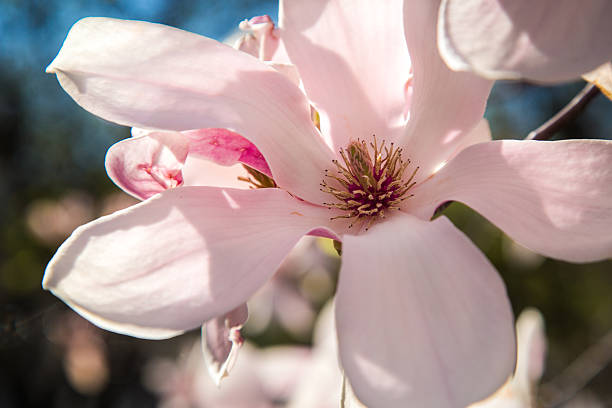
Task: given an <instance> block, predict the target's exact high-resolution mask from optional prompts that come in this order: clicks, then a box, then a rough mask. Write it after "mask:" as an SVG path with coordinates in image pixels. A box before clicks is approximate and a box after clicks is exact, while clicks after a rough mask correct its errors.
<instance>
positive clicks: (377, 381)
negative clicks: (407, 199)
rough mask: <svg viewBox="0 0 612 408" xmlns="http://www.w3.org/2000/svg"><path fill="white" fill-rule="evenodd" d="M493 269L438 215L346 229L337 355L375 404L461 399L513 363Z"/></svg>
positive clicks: (485, 388)
mask: <svg viewBox="0 0 612 408" xmlns="http://www.w3.org/2000/svg"><path fill="white" fill-rule="evenodd" d="M512 320H513V318H512V310H511V307H510V302H509V301H508V297H507V294H506V289H505V287H504V284H503V282H502V280H501V279H500V277H499V275H498V274H497V272H496V271H495V269H494V268H493V266H492V265H491V264H490V263H489V261H488V260H487V259H486V258H485V256H484V255H483V254H482V253H481V252H480V251H479V250H478V248H476V247H475V246H474V245H473V244H472V243H471V242H470V241H469V239H468V238H467V237H466V236H465V235H463V234H462V233H461V232H460V231H459V230H457V229H456V228H455V227H454V226H453V225H452V223H451V222H450V221H449V220H448V219H447V218H445V217H440V218H438V219H436V220H435V221H432V222H429V221H423V220H420V219H418V218H415V217H412V216H409V215H403V214H400V215H397V216H396V217H395V218H394V219H393V220H392V221H387V222H384V223H380V224H377V225H375V226H374V227H372V228H371V229H370V230H369V231H368V232H367V233H366V234H363V235H358V236H350V235H349V236H345V237H344V241H343V255H342V267H341V270H340V280H339V283H338V291H337V294H336V325H337V330H338V346H339V352H340V360H341V362H342V366H343V367H344V371H345V374H346V376H347V378H348V380H349V381H350V383H351V385H352V387H353V390H354V391H355V395H356V396H357V397H358V398H359V399H360V400H361V401H362V402H363V403H364V404H365V405H366V406H376V407H449V408H450V407H452V408H456V407H464V406H466V405H467V404H469V403H471V402H473V401H476V400H480V399H482V398H484V397H485V396H487V395H489V394H491V393H492V392H493V391H495V390H496V389H497V388H499V386H501V385H502V384H503V382H504V381H505V380H506V379H507V378H508V377H509V376H510V374H511V373H512V370H513V369H514V363H515V356H516V354H515V337H514V326H513V321H512Z"/></svg>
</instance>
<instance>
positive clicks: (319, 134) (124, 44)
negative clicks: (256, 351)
mask: <svg viewBox="0 0 612 408" xmlns="http://www.w3.org/2000/svg"><path fill="white" fill-rule="evenodd" d="M402 7H403V15H404V21H403V22H402V21H401V17H399V16H401V15H402ZM438 8H439V4H438V2H436V1H431V0H423V1H411V2H406V3H405V4H402V2H401V1H399V0H395V1H387V2H384V3H376V4H373V2H367V1H359V2H355V1H348V0H346V1H323V0H316V1H309V2H299V1H281V5H280V28H279V35H280V39H281V40H282V42H283V45H284V48H285V50H286V52H287V55H288V57H289V58H290V62H291V63H292V64H293V65H295V67H296V68H297V70H298V72H299V77H300V79H301V84H302V86H303V91H302V89H301V88H299V87H298V86H297V85H296V84H295V82H294V81H292V80H291V79H290V78H289V77H288V76H286V75H285V74H283V73H281V72H280V71H278V70H276V69H275V68H274V67H273V66H270V64H266V63H265V62H262V61H260V60H258V59H257V58H254V57H253V56H251V55H248V54H247V53H244V52H240V51H237V50H235V49H233V48H231V47H228V46H225V45H223V44H220V43H218V42H216V41H214V40H211V39H208V38H204V37H200V36H198V35H195V34H190V33H187V32H184V31H181V30H177V29H174V28H170V27H166V26H162V25H157V24H149V23H144V22H137V21H121V20H114V19H105V18H88V19H84V20H81V21H80V22H78V23H76V24H75V25H74V27H73V28H72V29H71V31H70V33H69V34H68V37H67V39H66V41H65V43H64V45H63V47H62V50H61V51H60V53H59V55H58V56H57V57H56V59H55V60H54V61H53V62H52V63H51V65H50V66H49V68H48V72H52V73H55V74H56V75H57V77H58V79H59V81H60V84H61V85H62V86H63V88H64V89H65V90H66V91H67V92H68V93H69V94H70V95H71V96H72V97H73V98H74V99H75V101H76V102H77V103H78V104H80V105H81V106H82V107H84V108H85V109H87V110H89V111H91V112H92V113H94V114H96V115H98V116H100V117H103V118H105V119H107V120H111V121H114V122H116V123H119V124H123V125H128V126H133V127H137V128H144V129H149V130H155V131H157V130H163V131H176V132H181V133H180V134H184V133H183V132H186V131H189V130H190V129H213V128H214V129H225V130H226V131H227V132H231V134H232V135H238V136H240V137H244V138H246V139H247V140H248V142H249V143H251V144H252V145H253V146H254V147H255V148H256V151H255V150H249V149H247V148H245V150H242V149H238V150H236V149H233V148H228V149H225V147H224V145H223V143H218V139H213V142H212V143H209V144H210V145H211V146H213V147H212V148H211V149H212V151H213V152H215V153H219V154H220V155H221V156H222V153H223V152H226V153H227V154H228V155H230V156H231V160H229V161H232V160H233V161H241V160H242V153H243V152H246V151H250V152H252V155H251V154H247V155H246V157H247V158H250V159H252V158H256V157H259V156H258V155H257V153H260V154H261V155H262V157H263V158H264V159H265V164H266V166H267V167H266V168H267V169H268V170H269V173H266V172H265V171H261V170H260V172H259V173H260V174H263V175H264V176H265V177H261V178H260V179H261V182H257V180H256V183H254V184H257V183H259V184H257V185H259V186H266V187H270V188H258V189H252V190H240V189H234V188H228V187H206V186H202V185H201V184H189V183H188V179H189V178H188V177H187V174H192V175H196V174H197V173H199V172H198V171H197V169H198V168H199V167H198V165H197V163H198V160H196V159H197V154H195V153H193V154H192V153H191V147H189V149H188V151H187V156H186V158H185V161H184V164H183V167H182V177H183V184H181V185H179V186H177V187H174V188H168V189H162V191H161V192H159V193H157V194H154V195H152V196H151V197H149V198H147V199H146V200H145V201H143V202H142V203H140V204H137V205H135V206H133V207H130V208H128V209H126V210H122V211H118V212H116V213H114V214H111V215H109V216H106V217H102V218H100V219H98V220H96V221H93V222H91V223H89V224H86V225H84V226H81V227H79V228H77V229H76V230H75V232H74V233H73V234H72V236H71V237H70V238H69V239H68V240H67V241H66V242H65V243H64V244H63V245H62V246H61V247H60V248H59V250H58V252H57V253H56V255H55V256H54V257H53V259H52V260H51V262H50V263H49V265H48V267H47V270H46V271H45V277H44V281H43V285H44V287H45V288H47V289H49V290H51V291H53V293H54V294H56V295H57V296H59V297H60V298H61V299H63V300H64V301H65V302H66V303H67V304H68V305H70V306H71V307H72V308H73V309H74V310H76V311H77V312H79V313H80V314H82V315H83V316H85V317H87V318H88V319H90V320H91V321H92V322H94V323H95V324H97V325H99V326H100V327H103V328H106V329H109V330H113V331H116V332H119V333H125V334H130V335H133V336H139V337H146V338H165V337H170V336H174V335H177V334H179V333H181V332H183V331H185V330H189V329H192V328H195V327H199V326H200V325H201V324H202V323H203V322H206V321H209V320H211V319H214V318H215V317H218V316H223V315H225V314H226V313H228V312H230V311H232V310H234V309H235V308H236V307H239V306H240V305H242V304H243V303H244V302H245V301H246V300H247V299H248V298H249V297H250V296H251V295H252V294H253V293H254V292H255V291H256V290H257V289H258V288H259V287H260V286H262V285H263V284H264V282H266V281H267V280H268V279H269V278H270V276H272V274H273V273H274V271H275V270H276V268H277V267H278V265H279V264H280V263H281V261H282V260H283V258H284V257H285V256H286V254H287V253H288V252H289V251H290V250H291V248H292V247H293V246H295V244H296V243H297V242H298V240H299V239H300V238H301V237H302V236H303V235H308V234H310V235H315V236H324V237H328V238H333V239H335V240H337V241H341V242H342V251H343V255H342V266H341V270H340V277H339V282H338V290H337V294H336V313H335V314H336V325H337V335H338V347H339V354H340V360H341V363H342V366H343V369H344V372H345V374H346V376H347V379H348V380H349V382H350V384H351V385H352V387H353V389H354V391H355V394H356V396H357V397H358V398H359V399H360V400H361V401H362V402H363V403H364V404H365V405H367V406H374V407H397V406H407V405H408V406H427V407H461V406H466V405H468V404H469V403H471V402H474V401H477V400H480V399H482V398H484V397H486V396H487V395H489V394H491V393H492V392H493V391H494V390H495V389H497V388H498V387H499V386H500V385H501V384H502V383H503V382H504V381H505V380H506V379H507V378H508V376H509V375H510V374H511V372H512V370H513V368H514V364H515V341H514V335H513V333H514V328H513V322H512V320H513V319H512V312H511V308H510V304H509V301H508V298H507V295H506V290H505V287H504V285H503V282H502V281H501V279H500V277H499V276H498V274H497V272H496V271H495V269H494V268H493V266H492V265H491V264H490V263H489V261H488V260H487V259H486V258H485V257H484V255H483V254H482V253H481V252H480V251H479V250H478V249H477V248H476V247H475V246H474V245H473V244H472V243H471V242H470V241H469V239H468V238H467V237H465V236H464V235H463V234H462V233H461V232H460V231H459V230H457V229H456V228H455V227H454V226H453V225H452V223H451V222H450V221H449V220H448V219H447V218H446V217H444V216H440V217H437V218H435V219H433V220H431V218H432V215H433V214H434V212H435V210H436V208H438V206H439V205H440V204H442V203H444V202H446V201H448V200H457V201H461V202H464V203H466V204H467V205H469V206H471V207H472V208H474V209H476V210H477V211H479V212H480V213H481V214H482V215H484V216H485V217H487V218H488V219H489V220H491V221H492V222H493V223H495V224H497V225H498V226H499V227H500V228H502V229H503V230H504V231H506V232H507V233H508V235H510V237H512V238H513V239H514V240H516V241H517V242H519V243H521V244H522V245H525V246H527V247H529V248H530V249H532V250H535V251H537V252H540V253H542V254H544V255H547V256H553V257H556V258H559V259H564V260H568V261H577V262H586V261H592V260H597V259H603V258H606V257H608V256H610V254H611V253H612V236H611V235H610V231H611V230H612V229H611V228H610V227H611V224H612V217H611V212H610V210H611V209H612V195H611V194H610V193H611V191H610V190H611V189H612V171H610V170H609V166H608V163H609V162H610V159H611V158H612V145H611V144H610V143H609V142H606V141H563V142H537V141H496V142H491V141H490V134H489V129H488V126H487V124H486V122H485V121H484V120H483V119H482V115H483V111H484V107H485V103H486V98H487V96H488V94H489V91H490V87H491V82H489V81H486V80H483V79H481V78H479V77H476V76H473V75H471V74H467V73H455V72H453V71H450V70H449V69H448V68H447V67H446V65H445V64H444V63H443V61H442V60H441V59H440V57H439V55H438V51H437V47H436V21H437V15H438ZM407 95H410V98H407ZM311 108H314V109H315V110H316V111H317V112H318V116H319V117H320V130H319V128H317V127H316V126H315V124H314V123H313V121H312V120H311ZM406 112H407V113H408V115H406V114H405V113H406ZM194 132H196V133H197V132H199V131H198V130H196V131H194ZM196 145H197V143H196ZM230 146H233V144H231V143H230ZM195 150H197V151H199V150H200V149H195ZM181 154H182V153H181ZM181 154H179V153H177V154H176V155H175V157H178V156H181ZM181 157H182V156H181ZM191 159H194V160H191ZM245 160H247V159H245ZM179 161H182V159H180V160H179ZM128 164H129V163H128ZM245 164H247V166H251V165H249V164H248V163H245ZM126 166H127V164H126ZM127 167H129V166H127ZM250 168H252V167H250ZM151 170H153V168H152V169H151ZM251 174H257V173H251ZM162 176H163V177H170V178H172V177H173V176H172V175H171V174H169V173H168V174H165V173H162ZM203 176H206V174H203ZM162 180H163V179H162ZM177 185H178V181H177Z"/></svg>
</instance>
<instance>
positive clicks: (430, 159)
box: [415, 118, 492, 177]
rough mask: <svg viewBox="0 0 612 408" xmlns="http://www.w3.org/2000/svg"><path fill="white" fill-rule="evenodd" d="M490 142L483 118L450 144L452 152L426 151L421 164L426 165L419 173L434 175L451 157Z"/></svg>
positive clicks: (487, 123) (486, 124)
mask: <svg viewBox="0 0 612 408" xmlns="http://www.w3.org/2000/svg"><path fill="white" fill-rule="evenodd" d="M491 140H492V139H491V128H490V127H489V122H488V121H487V120H486V119H484V118H483V119H480V121H479V122H478V123H477V124H476V126H475V127H474V128H473V129H472V130H470V131H469V132H466V133H465V134H463V135H461V137H460V138H458V140H456V141H453V142H452V145H454V146H453V149H452V150H447V149H442V150H430V151H428V152H427V153H426V156H424V160H423V163H426V165H425V166H424V167H421V168H419V172H422V176H423V177H424V176H426V175H427V176H429V175H431V173H432V172H433V173H435V172H436V171H438V170H440V169H441V168H442V167H444V165H446V163H448V162H449V161H450V160H452V158H453V157H455V156H456V155H457V154H459V152H461V151H462V150H463V149H465V148H466V147H468V146H471V145H474V144H477V143H484V142H490V141H491ZM415 164H416V163H415Z"/></svg>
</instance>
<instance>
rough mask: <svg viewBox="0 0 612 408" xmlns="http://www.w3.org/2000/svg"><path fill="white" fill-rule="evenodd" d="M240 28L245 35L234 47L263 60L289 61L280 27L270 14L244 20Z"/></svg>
mask: <svg viewBox="0 0 612 408" xmlns="http://www.w3.org/2000/svg"><path fill="white" fill-rule="evenodd" d="M239 28H240V30H241V31H243V32H244V35H243V36H242V37H240V38H239V39H238V41H237V42H236V44H234V48H236V49H238V50H240V51H242V52H246V53H247V54H250V55H252V56H254V57H256V58H259V59H260V60H262V61H274V62H280V63H289V57H287V52H286V51H285V46H284V44H283V43H282V42H281V41H280V38H279V37H280V35H279V32H278V29H276V28H274V21H272V19H271V18H270V16H268V15H263V16H256V17H253V18H251V19H250V20H244V21H242V22H241V23H240V25H239Z"/></svg>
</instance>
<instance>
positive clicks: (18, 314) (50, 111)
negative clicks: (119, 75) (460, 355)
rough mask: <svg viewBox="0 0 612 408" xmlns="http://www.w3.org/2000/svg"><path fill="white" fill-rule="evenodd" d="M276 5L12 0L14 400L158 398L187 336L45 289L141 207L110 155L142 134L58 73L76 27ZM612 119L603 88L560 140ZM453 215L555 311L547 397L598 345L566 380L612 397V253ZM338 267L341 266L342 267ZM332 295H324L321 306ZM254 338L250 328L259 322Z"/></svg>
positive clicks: (1, 15) (9, 179)
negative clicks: (54, 269) (62, 82)
mask: <svg viewBox="0 0 612 408" xmlns="http://www.w3.org/2000/svg"><path fill="white" fill-rule="evenodd" d="M276 13H277V6H276V3H275V1H272V0H268V1H257V0H242V1H241V0H231V1H230V0H223V1H221V0H218V1H213V0H208V1H168V0H154V1H144V0H138V1H133V0H132V1H131V0H123V1H110V0H108V1H102V0H99V1H84V0H81V1H79V0H62V1H57V0H49V1H36V0H24V1H20V0H13V1H11V0H0V209H1V211H0V407H1V408H4V407H7V408H8V407H69V406H84V407H131V406H138V407H149V406H155V405H156V401H157V397H156V395H155V394H154V393H152V392H151V391H150V390H149V389H147V388H146V387H145V386H144V385H143V380H142V378H143V367H145V366H146V363H147V361H148V360H149V359H150V358H151V357H152V356H156V355H169V356H171V355H173V354H176V352H177V350H178V347H179V345H180V344H182V343H184V341H185V340H184V339H181V338H178V339H171V340H165V341H145V340H139V339H133V338H130V337H126V336H121V335H117V334H113V333H109V332H104V331H102V330H99V329H97V328H94V327H93V326H91V325H89V324H88V323H85V321H83V320H82V319H81V318H80V317H78V316H77V315H76V314H75V313H73V312H72V311H70V310H69V309H68V308H67V307H66V306H65V305H64V304H63V303H62V302H61V301H60V300H59V299H57V298H55V297H54V296H53V295H51V294H50V293H48V292H45V291H43V290H42V289H41V280H42V275H43V271H44V268H45V265H46V263H47V262H48V261H49V259H50V258H51V256H52V255H53V253H54V251H55V250H56V249H57V247H58V245H59V244H60V243H61V242H62V241H63V239H65V237H66V236H67V235H68V234H69V233H70V232H71V230H72V229H73V228H74V227H76V226H78V225H80V224H82V223H84V222H87V221H89V220H91V219H93V218H95V217H97V216H99V215H101V214H104V213H108V212H110V211H112V210H113V209H117V208H121V207H122V206H126V205H129V204H130V202H131V201H130V200H131V199H129V198H127V196H125V195H122V193H119V192H118V188H117V187H115V186H114V185H113V183H112V182H111V181H110V180H109V179H108V178H107V176H106V174H105V171H104V155H105V152H106V150H107V149H108V147H109V146H110V145H111V144H113V143H114V142H116V141H118V140H120V139H123V138H125V137H128V136H129V129H127V128H124V127H120V126H117V125H114V124H111V123H108V122H105V121H103V120H101V119H98V118H96V117H94V116H93V115H91V114H89V113H87V112H85V111H84V110H82V109H81V108H80V107H78V106H77V105H76V104H75V103H74V102H73V101H72V100H71V99H70V97H69V96H68V95H67V94H66V93H64V92H63V90H62V89H61V88H60V86H59V84H58V83H57V81H56V80H55V78H54V77H53V76H51V75H47V74H45V73H44V69H45V67H46V66H47V65H48V64H49V63H50V62H51V60H52V59H53V57H54V56H55V55H56V54H57V52H58V51H59V49H60V48H61V44H62V41H63V39H64V38H65V36H66V34H67V32H68V30H69V28H70V26H71V25H72V24H73V23H74V22H75V21H76V20H78V19H79V18H82V17H85V16H108V17H119V18H129V19H140V20H147V21H153V22H159V23H164V24H168V25H173V26H176V27H179V28H182V29H185V30H189V31H193V32H196V33H199V34H202V35H206V36H209V37H212V38H216V39H223V38H225V37H226V36H227V35H229V34H230V33H231V32H233V31H234V30H235V28H237V26H238V23H239V22H240V21H241V20H243V19H244V18H249V17H252V16H255V15H261V14H270V15H271V16H273V18H274V19H276ZM583 86H584V83H580V82H577V83H571V84H565V85H561V86H554V87H543V86H534V85H529V84H524V83H516V82H514V83H510V82H507V83H499V84H498V85H496V87H495V88H494V91H493V94H492V96H491V98H490V101H489V107H488V109H487V114H486V116H487V117H488V119H489V120H490V122H491V128H492V132H493V135H494V138H496V139H504V138H516V139H520V138H523V137H525V136H526V134H527V133H528V132H529V131H530V130H533V129H534V128H536V127H537V126H539V125H540V124H541V123H543V122H544V121H545V120H547V119H548V118H549V117H550V116H552V115H553V114H554V113H556V112H557V111H558V110H559V109H560V108H561V107H562V106H564V105H565V104H566V103H567V102H569V100H570V99H571V98H572V97H573V96H574V95H575V94H576V93H577V92H578V91H579V90H580V89H581V88H582V87H583ZM610 118H612V103H611V102H610V101H609V100H607V99H606V98H605V97H604V96H601V95H600V96H598V97H597V98H596V99H595V100H594V101H593V102H592V103H591V104H590V105H589V106H588V108H587V109H586V111H585V112H584V113H583V114H582V115H581V116H580V117H579V118H578V119H577V120H576V121H574V122H573V123H571V124H570V125H568V126H567V127H566V128H565V129H564V130H563V132H561V133H560V134H559V135H558V138H602V139H609V138H611V137H612V132H611V131H612V121H610ZM610 165H612V163H611V164H610ZM446 214H447V215H448V216H449V217H450V218H451V219H452V220H453V221H454V222H455V224H456V225H457V226H459V227H460V228H461V229H462V230H463V231H464V232H465V233H466V234H468V235H469V236H470V237H471V238H472V239H473V241H474V242H475V243H476V244H477V245H478V246H479V247H480V248H481V249H482V250H483V251H484V252H485V253H486V255H487V256H488V257H489V259H490V260H491V261H492V262H493V263H494V265H495V266H496V267H497V268H498V270H499V271H500V273H501V274H502V276H503V278H504V280H505V282H506V284H507V287H508V292H509V295H510V299H511V301H512V304H513V307H514V310H515V312H516V313H517V314H518V313H519V312H520V311H521V310H522V309H524V308H525V307H528V306H532V307H536V308H538V309H539V310H540V311H541V312H542V314H543V315H544V318H545V320H546V325H547V335H548V340H549V353H548V358H547V361H546V365H547V368H546V372H545V375H544V378H543V384H544V385H543V387H542V390H543V392H549V393H553V394H554V392H553V391H551V390H552V389H553V387H552V386H550V387H548V388H546V384H547V383H549V384H552V385H555V384H556V385H558V381H559V380H558V379H559V378H561V377H560V375H561V373H563V372H564V370H565V369H566V368H567V367H568V366H569V365H570V363H571V362H572V361H574V360H575V359H576V358H578V357H579V356H581V355H583V353H584V352H585V351H586V350H593V349H592V347H593V346H594V345H595V347H596V348H597V347H599V348H598V349H597V350H600V352H599V354H596V355H595V356H594V357H593V358H592V359H591V360H593V361H592V362H593V363H594V364H596V365H597V364H599V366H600V367H599V368H600V369H598V370H595V371H596V372H597V374H595V375H594V376H592V375H591V376H587V375H586V373H585V370H582V371H580V370H578V374H576V375H574V376H573V377H570V379H569V381H570V384H569V385H568V386H567V387H564V388H566V389H570V388H571V387H572V386H576V387H577V388H578V389H579V395H590V396H591V397H593V398H595V399H596V400H598V401H599V403H600V404H601V405H599V406H612V387H610V385H611V384H612V368H610V365H609V364H608V360H609V359H610V357H611V354H612V352H611V349H612V344H611V342H610V340H607V343H602V340H601V339H603V338H604V336H606V334H608V333H609V332H610V330H611V329H612V296H611V293H612V292H611V289H612V262H610V261H604V262H597V263H591V264H584V265H576V264H569V263H565V262H560V261H555V260H551V259H546V258H542V257H540V256H538V255H536V254H533V253H531V252H529V251H527V250H525V249H522V248H519V247H517V246H516V245H515V244H513V243H512V242H511V241H510V240H509V239H508V238H507V237H505V236H504V235H503V234H502V233H501V232H500V231H499V230H498V229H496V228H495V227H494V226H492V225H491V224H490V223H488V222H487V221H486V220H484V219H483V218H482V217H480V216H479V215H478V214H476V213H475V212H473V211H472V210H470V209H468V208H466V207H464V206H462V205H460V204H453V205H451V206H450V207H449V208H448V209H447V210H446ZM50 220H53V222H50ZM51 224H53V225H51ZM330 265H331V266H330V268H331V269H334V268H337V262H336V263H333V262H332V263H331V264H330ZM333 273H335V271H332V276H333ZM325 296H328V294H325V295H324V296H323V297H325ZM323 300H324V299H322V298H321V299H318V300H316V301H312V300H310V301H311V303H313V308H314V310H318V309H319V308H320V307H321V305H322V303H323ZM246 333H247V337H248V336H249V330H248V327H247V330H246ZM198 335H199V333H191V334H187V335H185V336H186V337H188V338H191V337H193V338H195V337H197V336H198ZM185 336H183V337H185ZM608 337H610V336H608ZM250 338H251V339H252V340H253V341H254V342H255V343H257V344H258V345H259V346H262V347H265V346H269V345H272V344H278V343H299V344H308V343H309V342H310V332H307V333H306V334H304V333H302V334H300V335H296V334H295V333H292V332H291V331H290V330H286V329H284V328H283V327H282V325H280V324H276V323H275V322H274V321H272V323H271V324H269V325H268V326H267V328H266V329H265V330H263V331H261V330H260V331H257V332H256V333H255V331H254V332H252V333H251V335H250ZM79 342H81V343H79ZM88 342H89V343H91V344H94V345H93V346H91V345H90V346H91V347H93V348H92V350H94V349H96V347H97V349H98V350H103V352H101V354H102V356H103V359H104V361H105V362H104V364H103V366H104V367H106V368H105V369H104V370H107V371H108V373H107V374H106V377H104V378H103V380H104V381H102V380H100V379H99V378H98V380H99V381H102V383H100V384H98V386H97V387H93V386H92V387H93V388H92V387H90V388H87V386H82V384H81V385H80V386H79V385H78V384H77V385H75V381H74V380H71V378H70V375H71V374H69V373H70V369H69V368H67V367H68V366H69V365H70V364H71V363H70V361H72V360H70V359H71V358H73V359H74V358H75V357H74V356H72V354H74V350H75V349H79V347H81V346H79V344H81V345H82V344H85V343H88ZM75 344H77V345H76V346H75ZM606 344H607V345H606ZM90 346H87V347H90ZM87 347H85V348H87ZM81 348H83V347H81ZM601 350H603V351H601ZM71 353H72V354H71ZM94 354H95V353H94ZM594 354H595V353H594ZM71 356H72V357H71ZM77 356H78V353H77ZM77 360H78V359H77ZM94 366H95V364H94ZM100 370H102V369H100ZM104 370H102V371H104ZM595 371H594V372H595ZM99 373H100V372H98V374H99ZM580 373H582V374H580ZM581 375H582V376H583V377H584V378H581ZM590 377H592V378H590ZM555 381H557V383H555ZM572 381H573V383H572ZM585 381H586V384H581V382H585ZM90 385H91V384H90ZM572 394H573V393H572ZM543 397H546V396H543ZM554 397H555V395H553V396H552V397H546V398H549V399H550V400H554ZM543 402H545V401H543ZM594 406H598V405H594Z"/></svg>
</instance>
